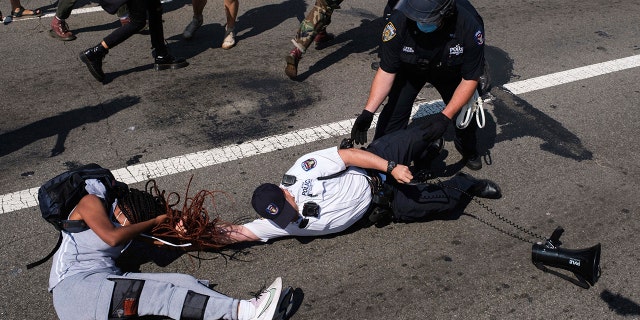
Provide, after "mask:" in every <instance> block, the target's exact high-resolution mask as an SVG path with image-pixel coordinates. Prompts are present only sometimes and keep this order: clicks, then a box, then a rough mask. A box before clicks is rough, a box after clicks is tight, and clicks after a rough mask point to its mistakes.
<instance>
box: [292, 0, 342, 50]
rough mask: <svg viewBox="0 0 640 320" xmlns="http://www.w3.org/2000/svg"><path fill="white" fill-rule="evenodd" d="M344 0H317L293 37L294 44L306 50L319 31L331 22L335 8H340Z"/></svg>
mask: <svg viewBox="0 0 640 320" xmlns="http://www.w3.org/2000/svg"><path fill="white" fill-rule="evenodd" d="M342 1H343V0H316V4H315V5H314V6H313V8H312V9H311V11H310V12H309V14H307V17H306V18H305V19H304V20H302V22H301V23H300V28H299V29H298V34H296V38H295V39H293V44H294V45H295V46H296V47H297V48H298V49H300V51H302V52H305V51H306V50H307V48H309V46H310V45H311V42H313V39H314V38H315V37H316V35H317V34H318V32H320V31H324V30H325V29H326V28H327V26H328V25H329V24H330V23H331V14H332V13H333V10H335V9H338V8H340V3H342Z"/></svg>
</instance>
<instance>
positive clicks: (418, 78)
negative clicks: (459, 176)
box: [373, 68, 478, 157]
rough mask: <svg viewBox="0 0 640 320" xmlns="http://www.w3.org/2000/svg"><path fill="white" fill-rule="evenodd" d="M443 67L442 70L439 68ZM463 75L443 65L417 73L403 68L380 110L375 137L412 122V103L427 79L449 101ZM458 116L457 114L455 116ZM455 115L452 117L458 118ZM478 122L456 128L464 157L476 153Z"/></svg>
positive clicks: (459, 145)
mask: <svg viewBox="0 0 640 320" xmlns="http://www.w3.org/2000/svg"><path fill="white" fill-rule="evenodd" d="M438 70H440V69H438ZM461 80H462V77H461V76H460V74H459V73H458V72H455V71H451V70H447V69H446V68H443V70H440V71H428V72H417V71H408V70H406V69H403V70H401V71H400V72H398V73H397V74H396V77H395V80H394V82H393V86H392V87H391V92H389V97H388V100H387V104H386V105H385V106H384V108H383V109H382V112H380V116H379V118H378V124H377V126H376V134H375V136H374V138H373V139H374V140H376V139H378V138H380V137H382V136H384V135H386V134H389V133H392V132H395V131H398V130H401V129H404V128H406V127H407V125H408V123H409V118H410V117H411V109H412V107H413V103H414V101H415V100H416V97H417V96H418V93H420V90H421V89H422V87H424V85H425V84H426V83H427V82H428V83H430V84H432V85H433V87H434V88H436V90H438V92H439V93H440V96H441V97H442V100H443V101H444V103H445V104H447V103H449V101H450V100H451V97H453V93H454V92H455V90H456V88H457V87H458V85H459V84H460V81H461ZM457 116H458V115H457V114H456V117H457ZM455 119H456V118H455V117H454V118H453V120H454V121H455ZM477 129H478V125H477V123H476V122H475V121H471V123H469V126H467V128H465V129H462V130H461V129H458V128H456V129H455V132H456V139H455V141H454V142H455V144H456V147H457V148H458V149H459V151H461V152H462V155H463V156H466V157H471V156H474V155H476V154H477V149H476V141H477V137H476V130H477Z"/></svg>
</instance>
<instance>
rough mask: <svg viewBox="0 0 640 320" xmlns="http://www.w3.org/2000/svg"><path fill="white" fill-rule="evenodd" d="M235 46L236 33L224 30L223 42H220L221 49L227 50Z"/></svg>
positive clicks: (231, 30)
mask: <svg viewBox="0 0 640 320" xmlns="http://www.w3.org/2000/svg"><path fill="white" fill-rule="evenodd" d="M235 45H236V33H235V32H234V31H233V29H229V30H226V32H225V35H224V41H222V49H225V50H228V49H231V48H233V46H235Z"/></svg>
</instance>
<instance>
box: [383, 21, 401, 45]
mask: <svg viewBox="0 0 640 320" xmlns="http://www.w3.org/2000/svg"><path fill="white" fill-rule="evenodd" d="M396 34H397V32H396V26H394V25H393V23H392V22H389V23H387V25H386V26H385V27H384V30H383V31H382V41H383V42H387V41H389V40H391V39H393V38H394V37H395V36H396Z"/></svg>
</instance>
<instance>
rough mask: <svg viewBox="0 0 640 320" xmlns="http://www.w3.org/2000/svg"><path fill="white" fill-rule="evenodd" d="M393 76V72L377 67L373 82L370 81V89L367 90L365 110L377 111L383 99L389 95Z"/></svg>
mask: <svg viewBox="0 0 640 320" xmlns="http://www.w3.org/2000/svg"><path fill="white" fill-rule="evenodd" d="M395 78H396V74H395V73H388V72H386V71H384V70H382V68H378V71H377V72H376V75H375V76H374V78H373V82H371V90H370V91H369V98H368V99H367V104H366V105H365V107H364V109H365V110H367V111H369V112H371V113H376V111H378V108H380V105H381V104H382V102H383V101H384V99H386V98H387V96H388V95H389V92H390V91H391V86H393V81H394V80H395Z"/></svg>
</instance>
